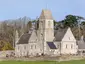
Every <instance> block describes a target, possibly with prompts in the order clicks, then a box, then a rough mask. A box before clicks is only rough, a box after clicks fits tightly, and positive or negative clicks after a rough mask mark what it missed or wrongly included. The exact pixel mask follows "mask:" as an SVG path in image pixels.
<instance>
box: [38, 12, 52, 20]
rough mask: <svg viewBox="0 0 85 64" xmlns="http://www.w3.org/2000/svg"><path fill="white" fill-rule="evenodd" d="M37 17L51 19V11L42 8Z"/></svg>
mask: <svg viewBox="0 0 85 64" xmlns="http://www.w3.org/2000/svg"><path fill="white" fill-rule="evenodd" d="M39 19H51V20H53V17H52V14H51V11H50V10H42V12H41V15H40V18H39Z"/></svg>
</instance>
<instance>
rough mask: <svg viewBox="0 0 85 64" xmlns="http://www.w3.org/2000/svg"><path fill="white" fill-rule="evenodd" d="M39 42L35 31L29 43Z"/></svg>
mask: <svg viewBox="0 0 85 64" xmlns="http://www.w3.org/2000/svg"><path fill="white" fill-rule="evenodd" d="M36 40H37V35H36V31H35V30H33V32H32V34H31V36H30V39H29V42H30V43H32V42H36Z"/></svg>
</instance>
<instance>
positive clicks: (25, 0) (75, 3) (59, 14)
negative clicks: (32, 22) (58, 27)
mask: <svg viewBox="0 0 85 64" xmlns="http://www.w3.org/2000/svg"><path fill="white" fill-rule="evenodd" d="M46 3H47V6H46ZM46 8H47V9H50V10H51V11H52V15H53V17H54V19H55V20H58V21H59V20H62V19H64V17H65V16H66V15H68V14H73V15H80V16H83V17H85V0H0V21H1V20H7V19H17V18H19V17H23V16H27V17H30V18H32V19H35V18H36V17H37V16H38V17H39V16H40V13H41V11H42V9H46Z"/></svg>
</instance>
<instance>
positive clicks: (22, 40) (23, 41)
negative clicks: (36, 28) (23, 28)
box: [18, 33, 31, 44]
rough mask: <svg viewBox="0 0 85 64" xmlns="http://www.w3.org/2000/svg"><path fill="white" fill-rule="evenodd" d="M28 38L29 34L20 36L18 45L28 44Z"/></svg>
mask: <svg viewBox="0 0 85 64" xmlns="http://www.w3.org/2000/svg"><path fill="white" fill-rule="evenodd" d="M30 36H31V34H29V33H26V34H23V35H22V36H21V38H20V40H19V41H18V44H28V41H29V39H30Z"/></svg>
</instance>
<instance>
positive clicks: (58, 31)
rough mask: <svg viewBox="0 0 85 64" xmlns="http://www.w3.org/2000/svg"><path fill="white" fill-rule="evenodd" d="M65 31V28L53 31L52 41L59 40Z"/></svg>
mask: <svg viewBox="0 0 85 64" xmlns="http://www.w3.org/2000/svg"><path fill="white" fill-rule="evenodd" d="M66 31H67V28H66V29H59V30H55V31H54V36H55V38H54V41H61V40H62V38H63V37H64V35H65V33H66Z"/></svg>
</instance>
